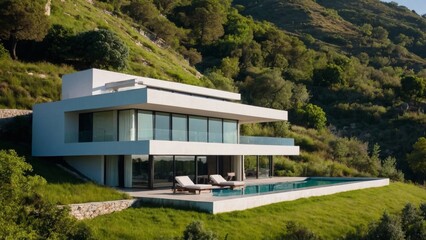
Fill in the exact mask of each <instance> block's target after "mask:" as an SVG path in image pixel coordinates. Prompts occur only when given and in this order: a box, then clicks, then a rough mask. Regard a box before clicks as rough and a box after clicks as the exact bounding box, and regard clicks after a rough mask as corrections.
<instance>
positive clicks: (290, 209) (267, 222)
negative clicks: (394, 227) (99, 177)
mask: <svg viewBox="0 0 426 240" xmlns="http://www.w3.org/2000/svg"><path fill="white" fill-rule="evenodd" d="M425 201H426V190H425V189H424V188H420V187H417V186H414V185H410V184H403V183H393V184H391V185H390V186H387V187H382V188H373V189H364V190H357V191H352V192H346V193H339V194H335V195H331V196H324V197H312V198H307V199H300V200H296V201H291V202H282V203H277V204H272V205H269V206H264V207H259V208H255V209H250V210H246V211H240V212H231V213H223V214H218V215H211V214H207V213H198V212H195V211H189V210H188V211H187V210H174V209H170V208H157V207H149V206H143V207H142V208H137V209H127V210H124V211H122V212H119V213H113V214H110V215H105V216H100V217H97V218H95V219H92V220H86V222H87V223H88V225H89V226H90V227H91V228H92V229H93V230H94V233H95V235H96V237H98V238H99V239H105V238H110V239H153V238H155V237H158V238H161V237H172V236H180V235H181V234H182V231H183V230H184V228H185V226H186V225H187V224H189V223H190V222H191V221H194V220H201V221H203V222H204V224H205V226H206V228H207V229H210V230H213V231H214V232H216V233H218V234H219V236H220V239H224V238H225V236H226V235H227V234H229V235H228V239H261V238H262V239H263V238H268V237H274V236H276V235H277V234H278V233H280V232H281V231H282V229H283V227H284V226H285V223H286V222H287V221H297V222H300V223H302V224H304V225H305V226H306V227H308V228H309V229H311V230H313V231H314V232H315V233H317V234H319V235H320V236H321V237H323V238H324V239H335V238H337V237H339V236H342V235H344V234H345V233H346V232H348V231H352V230H354V229H355V227H356V226H357V225H360V224H368V223H369V222H370V221H373V220H377V219H379V218H380V216H381V214H382V213H383V211H385V210H387V211H389V212H391V213H395V212H397V211H400V210H401V209H402V207H403V206H404V204H406V203H408V202H411V203H413V204H416V205H418V204H419V203H421V202H425Z"/></svg>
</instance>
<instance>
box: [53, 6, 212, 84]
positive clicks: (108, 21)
mask: <svg viewBox="0 0 426 240" xmlns="http://www.w3.org/2000/svg"><path fill="white" fill-rule="evenodd" d="M125 19H126V18H125V17H122V18H121V17H116V16H113V15H111V14H109V13H107V12H105V11H103V10H102V9H99V8H97V7H95V6H93V5H92V4H90V3H88V1H85V0H78V1H63V2H62V1H53V2H52V16H51V21H52V23H53V24H60V25H63V26H65V27H69V28H71V29H74V30H75V31H76V32H81V31H87V30H93V29H95V28H98V27H106V28H108V29H110V30H112V31H113V32H115V33H116V34H117V35H118V36H119V37H120V38H121V39H122V40H123V41H124V42H125V43H126V45H127V46H128V47H129V50H130V61H129V66H128V68H127V69H126V70H125V72H127V73H131V74H137V75H141V76H146V77H154V78H159V79H165V80H174V81H178V82H184V83H188V84H194V85H205V83H203V82H201V81H200V80H199V79H197V78H196V77H195V74H196V70H195V69H194V68H193V67H191V66H189V64H188V62H187V61H186V60H184V59H183V58H182V57H181V55H179V54H177V53H176V52H175V51H173V50H171V49H168V48H160V47H158V46H157V45H156V44H154V43H153V42H151V41H150V40H149V39H148V38H146V37H144V36H142V35H141V34H140V33H139V32H138V31H137V30H136V27H137V26H136V25H134V24H132V22H131V21H130V20H128V21H127V20H125Z"/></svg>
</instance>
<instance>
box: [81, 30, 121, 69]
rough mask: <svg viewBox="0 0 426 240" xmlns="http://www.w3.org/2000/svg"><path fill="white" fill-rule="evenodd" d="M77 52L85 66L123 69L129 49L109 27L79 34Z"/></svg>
mask: <svg viewBox="0 0 426 240" xmlns="http://www.w3.org/2000/svg"><path fill="white" fill-rule="evenodd" d="M76 44H77V47H76V48H75V49H76V54H77V58H79V59H80V60H81V61H82V62H83V64H84V65H85V66H84V67H97V68H107V69H119V70H120V69H123V68H125V67H126V65H127V63H126V60H127V58H128V56H129V49H128V48H127V46H126V45H125V44H124V43H123V41H121V39H120V38H119V37H118V36H117V35H116V34H115V33H113V32H111V31H110V30H107V29H99V30H94V31H87V32H83V33H80V34H79V35H77V40H76Z"/></svg>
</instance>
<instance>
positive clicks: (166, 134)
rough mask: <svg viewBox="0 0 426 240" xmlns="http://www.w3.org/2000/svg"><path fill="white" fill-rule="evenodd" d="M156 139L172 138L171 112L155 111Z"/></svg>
mask: <svg viewBox="0 0 426 240" xmlns="http://www.w3.org/2000/svg"><path fill="white" fill-rule="evenodd" d="M154 137H155V140H170V114H169V113H155V132H154Z"/></svg>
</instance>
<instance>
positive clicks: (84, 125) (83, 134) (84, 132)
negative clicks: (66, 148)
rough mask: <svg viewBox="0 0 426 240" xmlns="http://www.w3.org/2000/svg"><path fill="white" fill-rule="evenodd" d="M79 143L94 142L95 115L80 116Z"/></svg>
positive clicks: (83, 114) (82, 114) (81, 114)
mask: <svg viewBox="0 0 426 240" xmlns="http://www.w3.org/2000/svg"><path fill="white" fill-rule="evenodd" d="M78 141H79V142H91V141H93V113H80V115H79V116H78Z"/></svg>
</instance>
